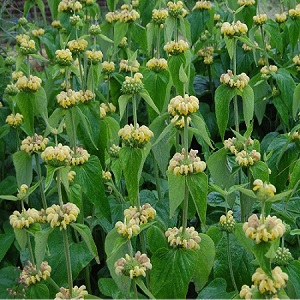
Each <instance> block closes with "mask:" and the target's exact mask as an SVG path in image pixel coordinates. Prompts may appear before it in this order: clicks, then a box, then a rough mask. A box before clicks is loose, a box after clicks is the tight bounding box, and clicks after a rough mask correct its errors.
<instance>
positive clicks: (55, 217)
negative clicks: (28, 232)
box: [46, 202, 80, 230]
mask: <svg viewBox="0 0 300 300" xmlns="http://www.w3.org/2000/svg"><path fill="white" fill-rule="evenodd" d="M79 213H80V210H79V208H78V207H77V206H76V205H75V204H73V203H71V202H68V203H65V204H63V206H62V208H61V207H60V206H59V205H57V204H53V205H52V206H50V207H48V208H47V209H46V220H47V222H48V223H49V224H50V226H51V227H52V228H54V227H59V229H60V230H62V229H67V225H69V224H70V223H71V222H75V221H76V219H77V216H78V215H79Z"/></svg>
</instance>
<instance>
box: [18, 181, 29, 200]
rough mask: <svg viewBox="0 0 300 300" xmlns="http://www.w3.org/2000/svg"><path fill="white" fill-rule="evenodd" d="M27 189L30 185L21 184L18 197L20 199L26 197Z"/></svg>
mask: <svg viewBox="0 0 300 300" xmlns="http://www.w3.org/2000/svg"><path fill="white" fill-rule="evenodd" d="M27 190H28V185H27V184H21V186H20V189H18V194H17V198H18V199H24V198H25V197H26V194H27Z"/></svg>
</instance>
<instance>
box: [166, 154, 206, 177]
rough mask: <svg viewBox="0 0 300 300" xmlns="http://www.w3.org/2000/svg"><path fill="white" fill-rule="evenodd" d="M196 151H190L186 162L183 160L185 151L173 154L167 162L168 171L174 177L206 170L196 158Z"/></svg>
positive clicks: (203, 163) (204, 164)
mask: <svg viewBox="0 0 300 300" xmlns="http://www.w3.org/2000/svg"><path fill="white" fill-rule="evenodd" d="M197 153H198V150H193V149H191V150H190V153H189V155H188V158H187V160H186V159H185V149H182V152H181V153H179V152H177V153H175V154H174V156H173V157H172V159H171V160H170V162H169V166H168V171H170V172H173V173H174V174H175V175H184V176H187V175H188V174H193V173H199V172H203V171H204V170H205V169H206V163H205V162H204V161H202V160H201V159H200V157H198V156H197Z"/></svg>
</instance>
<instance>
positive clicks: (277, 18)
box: [275, 12, 287, 24]
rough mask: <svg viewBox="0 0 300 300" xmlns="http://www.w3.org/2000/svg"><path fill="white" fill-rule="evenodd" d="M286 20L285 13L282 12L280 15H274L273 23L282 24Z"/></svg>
mask: <svg viewBox="0 0 300 300" xmlns="http://www.w3.org/2000/svg"><path fill="white" fill-rule="evenodd" d="M286 20H287V13H286V12H283V13H281V14H275V21H276V22H277V23H279V24H280V23H284V22H285V21H286Z"/></svg>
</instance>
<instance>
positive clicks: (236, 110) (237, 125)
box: [232, 39, 240, 132]
mask: <svg viewBox="0 0 300 300" xmlns="http://www.w3.org/2000/svg"><path fill="white" fill-rule="evenodd" d="M236 46H237V39H234V46H233V58H232V59H233V75H234V76H236V75H237V74H236V73H237V68H236ZM233 108H234V122H235V131H237V132H240V122H239V107H238V101H237V95H235V96H234V99H233Z"/></svg>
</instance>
